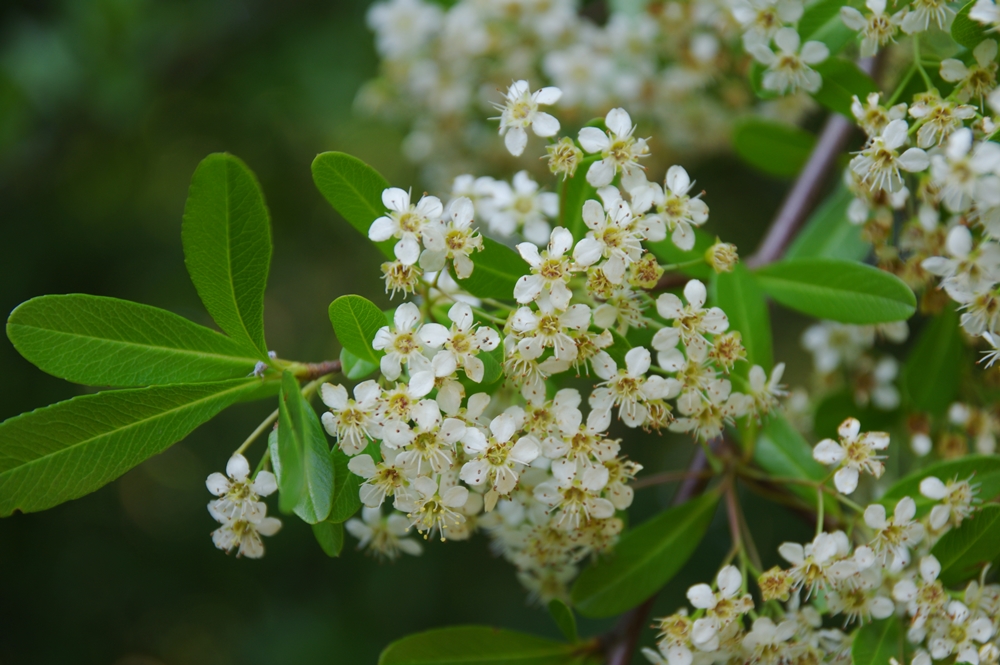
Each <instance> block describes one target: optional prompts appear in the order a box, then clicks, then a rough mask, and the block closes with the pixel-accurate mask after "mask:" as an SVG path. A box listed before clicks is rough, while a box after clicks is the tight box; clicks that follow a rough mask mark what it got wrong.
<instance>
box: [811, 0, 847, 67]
mask: <svg viewBox="0 0 1000 665" xmlns="http://www.w3.org/2000/svg"><path fill="white" fill-rule="evenodd" d="M849 4H850V3H848V2H845V1H844V0H817V1H815V2H810V3H808V4H807V5H806V8H805V12H803V14H802V18H801V19H799V24H798V33H799V34H800V35H802V42H803V43H805V42H809V41H817V42H823V43H824V44H826V45H827V47H828V48H829V49H830V54H831V55H836V54H837V53H839V52H840V51H842V50H843V49H844V47H845V46H847V45H848V44H850V43H851V42H852V41H853V40H854V35H855V34H856V33H855V32H854V31H853V30H851V29H850V28H848V27H847V26H846V25H844V21H843V20H842V19H841V18H840V8H841V7H843V6H845V5H849Z"/></svg>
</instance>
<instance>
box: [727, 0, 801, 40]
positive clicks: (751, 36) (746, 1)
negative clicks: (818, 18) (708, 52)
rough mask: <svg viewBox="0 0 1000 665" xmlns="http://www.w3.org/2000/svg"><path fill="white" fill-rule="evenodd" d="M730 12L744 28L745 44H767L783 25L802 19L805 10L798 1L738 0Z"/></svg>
mask: <svg viewBox="0 0 1000 665" xmlns="http://www.w3.org/2000/svg"><path fill="white" fill-rule="evenodd" d="M730 11H731V12H732V13H733V18H735V19H736V20H737V21H738V22H739V24H740V27H741V28H743V31H744V33H743V40H744V43H766V42H767V41H768V40H770V39H771V38H772V37H774V35H775V33H777V32H778V30H780V29H781V26H782V25H784V24H789V23H796V22H797V21H798V20H799V19H800V18H802V13H803V11H804V8H803V6H802V3H801V2H798V1H797V0H737V1H736V2H734V3H733V5H732V8H731V9H730Z"/></svg>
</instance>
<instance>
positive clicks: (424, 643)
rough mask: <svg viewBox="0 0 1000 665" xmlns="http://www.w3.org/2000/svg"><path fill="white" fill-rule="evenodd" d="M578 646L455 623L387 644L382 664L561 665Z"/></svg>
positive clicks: (572, 657) (575, 659) (572, 660)
mask: <svg viewBox="0 0 1000 665" xmlns="http://www.w3.org/2000/svg"><path fill="white" fill-rule="evenodd" d="M577 648H578V647H575V646H574V645H572V644H565V643H563V642H554V641H552V640H547V639H544V638H541V637H535V636H534V635H527V634H525V633H517V632H514V631H512V630H501V629H499V628H490V627H489V626H452V627H449V628H438V629H436V630H428V631H426V632H423V633H415V634H413V635H408V636H406V637H404V638H403V639H401V640H397V641H395V642H393V643H392V644H390V645H389V646H387V647H386V648H385V651H383V652H382V655H381V656H380V657H379V659H378V665H471V664H473V663H475V664H476V665H561V664H566V663H578V662H580V660H579V657H578V656H577V655H575V653H574V652H575V651H576V650H577Z"/></svg>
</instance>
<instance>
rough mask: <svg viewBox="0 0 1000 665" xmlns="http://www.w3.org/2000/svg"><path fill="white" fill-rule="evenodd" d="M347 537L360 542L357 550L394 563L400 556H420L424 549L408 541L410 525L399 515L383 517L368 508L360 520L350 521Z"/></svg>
mask: <svg viewBox="0 0 1000 665" xmlns="http://www.w3.org/2000/svg"><path fill="white" fill-rule="evenodd" d="M344 528H345V529H346V530H347V533H349V534H351V535H352V536H354V537H355V538H357V539H358V541H359V542H358V549H367V550H369V551H371V552H374V553H375V554H376V555H377V556H379V557H385V558H387V559H389V560H394V559H396V558H397V557H398V556H399V553H400V552H403V553H405V554H409V555H411V556H419V555H420V554H421V552H423V549H424V548H423V546H421V544H420V543H419V542H417V541H415V540H411V539H410V538H406V537H405V536H406V534H407V532H408V531H409V529H410V523H409V522H407V521H406V518H405V517H403V516H402V515H400V514H399V513H391V514H389V515H388V516H384V515H382V511H381V510H380V509H378V508H369V507H367V506H365V507H364V508H362V509H361V519H357V518H354V519H350V520H348V521H347V523H346V524H344Z"/></svg>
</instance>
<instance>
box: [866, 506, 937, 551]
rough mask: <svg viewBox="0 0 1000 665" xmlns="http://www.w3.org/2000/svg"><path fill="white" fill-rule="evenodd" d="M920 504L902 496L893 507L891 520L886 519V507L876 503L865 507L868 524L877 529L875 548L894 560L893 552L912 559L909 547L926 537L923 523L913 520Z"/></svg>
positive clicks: (873, 546) (874, 540) (873, 541)
mask: <svg viewBox="0 0 1000 665" xmlns="http://www.w3.org/2000/svg"><path fill="white" fill-rule="evenodd" d="M916 514H917V504H916V502H914V500H913V499H912V498H911V497H908V496H907V497H903V498H902V499H900V500H899V502H898V503H897V504H896V508H895V509H894V510H893V513H892V519H886V514H885V506H883V505H882V504H879V503H873V504H871V505H870V506H868V507H867V508H865V524H867V525H868V526H869V527H871V528H872V529H874V530H875V531H876V533H875V538H874V539H873V540H872V543H871V545H872V549H874V550H875V552H876V553H877V554H880V555H882V557H883V560H884V561H886V563H891V562H892V559H890V555H891V556H892V557H893V558H895V559H896V560H897V561H899V560H909V559H908V557H909V549H910V548H911V547H913V546H915V545H917V544H918V543H919V542H920V541H921V540H923V539H924V535H925V531H924V526H923V525H922V524H920V523H919V522H914V521H913V518H914V516H915V515H916Z"/></svg>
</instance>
